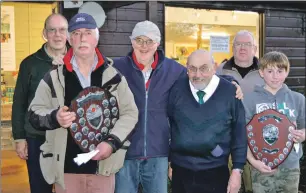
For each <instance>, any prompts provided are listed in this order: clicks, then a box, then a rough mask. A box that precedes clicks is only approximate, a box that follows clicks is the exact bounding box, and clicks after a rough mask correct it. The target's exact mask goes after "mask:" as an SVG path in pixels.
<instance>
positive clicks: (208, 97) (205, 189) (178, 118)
mask: <svg viewBox="0 0 306 193" xmlns="http://www.w3.org/2000/svg"><path fill="white" fill-rule="evenodd" d="M187 69H188V76H187V75H185V77H182V78H181V79H179V80H178V81H177V82H176V83H175V84H174V86H173V87H172V89H171V91H170V94H169V99H171V100H169V104H168V115H169V123H170V125H171V148H170V152H171V154H170V157H171V166H172V168H173V174H172V193H186V192H189V193H225V192H227V193H238V191H239V188H240V183H241V173H242V171H243V170H242V169H243V166H244V165H245V163H246V156H247V137H246V129H245V120H244V119H245V111H244V107H243V104H242V101H241V100H239V99H237V98H235V91H236V88H235V86H234V85H232V84H231V83H230V82H228V81H226V80H224V79H222V78H219V77H218V76H216V75H215V68H214V60H213V58H212V55H211V53H210V52H208V51H205V50H197V51H195V52H193V53H192V54H191V55H190V56H189V57H188V60H187ZM230 154H231V155H232V158H233V170H232V172H231V175H230V174H229V170H228V159H229V155H230Z"/></svg>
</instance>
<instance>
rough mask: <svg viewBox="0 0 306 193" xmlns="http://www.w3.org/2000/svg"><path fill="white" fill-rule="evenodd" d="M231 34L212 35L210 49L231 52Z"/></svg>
mask: <svg viewBox="0 0 306 193" xmlns="http://www.w3.org/2000/svg"><path fill="white" fill-rule="evenodd" d="M229 45H230V37H229V36H210V51H211V52H223V53H229V51H230V49H229Z"/></svg>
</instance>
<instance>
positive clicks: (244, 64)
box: [234, 57, 253, 68]
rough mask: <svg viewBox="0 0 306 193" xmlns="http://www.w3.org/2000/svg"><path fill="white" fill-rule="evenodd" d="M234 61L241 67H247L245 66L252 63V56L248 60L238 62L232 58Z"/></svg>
mask: <svg viewBox="0 0 306 193" xmlns="http://www.w3.org/2000/svg"><path fill="white" fill-rule="evenodd" d="M234 61H235V64H236V65H237V66H240V67H242V68H247V67H250V66H251V65H252V64H253V57H252V59H251V60H250V61H248V62H238V61H237V60H236V59H234Z"/></svg>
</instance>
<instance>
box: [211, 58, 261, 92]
mask: <svg viewBox="0 0 306 193" xmlns="http://www.w3.org/2000/svg"><path fill="white" fill-rule="evenodd" d="M233 62H234V58H233V57H232V58H231V59H230V60H228V61H227V62H224V63H222V64H220V65H219V67H218V68H217V70H216V74H218V75H229V76H232V77H234V79H236V80H237V81H238V82H239V86H240V87H241V90H242V92H243V94H246V93H248V92H251V91H253V89H254V86H255V85H264V80H263V78H261V77H260V74H259V71H258V59H257V58H256V57H254V58H253V65H255V66H257V67H256V68H255V69H254V70H251V71H250V72H249V73H248V74H246V75H245V76H244V77H243V78H242V76H241V75H240V74H239V72H238V70H237V69H236V68H234V67H233Z"/></svg>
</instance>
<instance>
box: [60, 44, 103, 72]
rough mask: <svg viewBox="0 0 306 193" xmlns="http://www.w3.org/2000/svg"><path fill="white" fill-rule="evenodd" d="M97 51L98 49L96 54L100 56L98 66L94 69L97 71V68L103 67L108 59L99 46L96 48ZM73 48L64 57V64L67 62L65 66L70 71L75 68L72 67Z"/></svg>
mask: <svg viewBox="0 0 306 193" xmlns="http://www.w3.org/2000/svg"><path fill="white" fill-rule="evenodd" d="M95 51H96V54H97V56H98V64H97V66H96V68H95V69H94V70H93V71H95V70H96V69H98V68H99V67H101V66H102V65H103V64H104V63H105V61H107V60H106V59H105V57H104V56H103V55H102V54H101V52H100V50H99V49H98V48H95ZM73 54H74V53H73V49H72V48H70V49H69V50H68V52H67V54H66V55H65V57H64V59H63V60H64V64H65V66H66V69H67V70H68V71H69V72H72V71H73V69H72V64H71V62H70V61H71V58H72V56H73Z"/></svg>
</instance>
